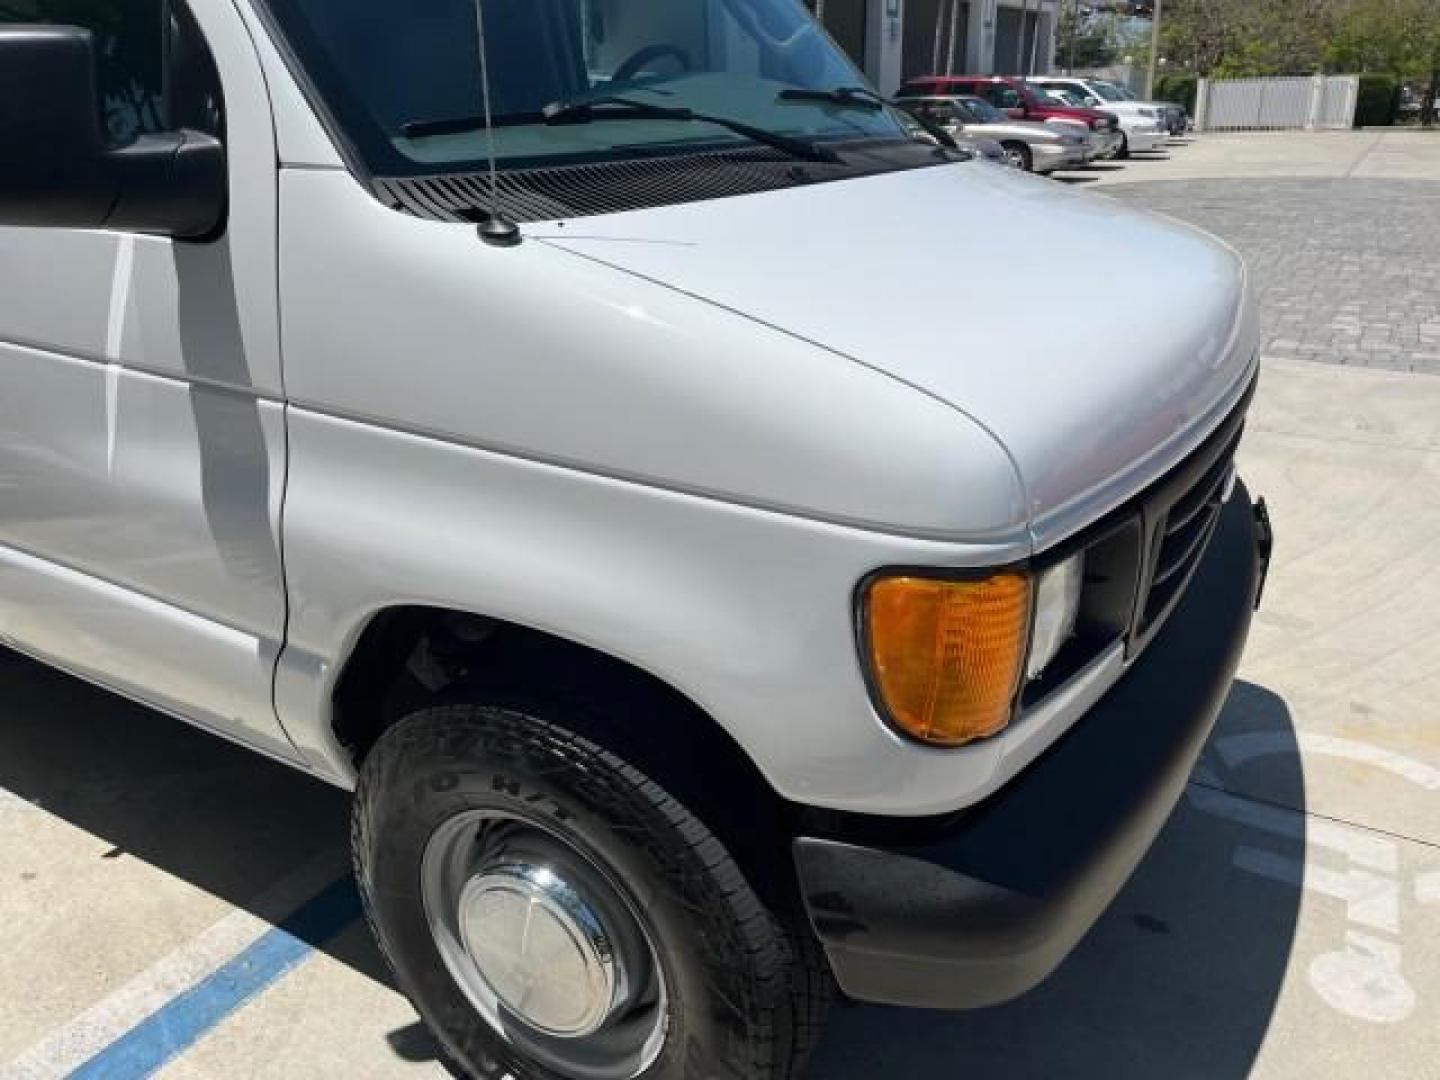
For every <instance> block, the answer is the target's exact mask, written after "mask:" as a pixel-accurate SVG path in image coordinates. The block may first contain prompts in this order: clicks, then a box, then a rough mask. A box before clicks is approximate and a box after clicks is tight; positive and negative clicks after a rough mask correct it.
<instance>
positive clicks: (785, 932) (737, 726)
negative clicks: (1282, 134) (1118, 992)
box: [0, 0, 1268, 1080]
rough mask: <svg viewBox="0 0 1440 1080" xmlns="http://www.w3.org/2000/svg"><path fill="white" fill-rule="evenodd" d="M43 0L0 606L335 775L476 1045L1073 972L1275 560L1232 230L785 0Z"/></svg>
mask: <svg viewBox="0 0 1440 1080" xmlns="http://www.w3.org/2000/svg"><path fill="white" fill-rule="evenodd" d="M16 9H17V5H15V4H12V5H10V6H9V7H8V8H7V9H6V10H5V13H3V14H0V638H3V641H4V642H5V643H6V644H7V645H9V646H10V647H13V648H15V649H19V650H22V651H24V652H26V653H29V654H31V655H33V656H36V657H39V658H41V659H43V660H45V661H48V662H49V663H52V664H54V665H56V666H58V667H61V668H64V669H67V670H69V671H71V672H74V673H76V674H77V675H80V676H82V677H83V678H86V679H89V680H92V681H93V682H95V683H97V684H100V685H102V686H105V687H109V688H110V689H112V690H114V691H116V692H118V693H120V694H123V695H126V696H128V697H131V698H134V699H136V700H138V701H141V702H145V703H147V704H149V705H151V706H154V707H155V708H158V709H161V710H164V711H166V712H169V713H173V714H174V715H176V716H179V717H182V718H184V719H185V720H188V721H190V722H191V723H194V724H197V725H199V726H200V727H202V728H205V729H207V730H209V731H212V732H214V733H216V734H217V735H221V736H224V737H226V738H229V739H233V740H235V741H237V742H239V743H242V744H244V745H246V746H249V747H252V748H254V749H255V750H257V751H259V752H261V753H264V754H268V755H270V756H272V757H274V758H277V759H279V760H281V761H284V762H287V763H289V764H291V765H294V766H295V767H297V768H299V769H303V770H305V771H307V772H309V773H311V774H313V775H314V776H317V777H320V778H322V779H324V780H327V781H329V782H331V783H334V784H338V785H341V786H344V787H347V788H351V787H353V788H354V789H355V792H356V796H355V827H354V855H355V864H356V872H357V877H358V880H359V885H360V889H361V892H362V894H363V896H364V899H365V901H366V907H367V913H368V916H369V919H370V921H371V923H372V925H373V927H374V929H375V931H376V933H377V935H378V937H379V940H380V942H381V944H382V945H383V948H384V952H385V955H386V956H387V957H388V959H389V962H390V963H391V965H392V966H393V968H394V972H395V977H396V980H397V983H398V985H399V986H400V987H401V989H403V990H404V992H405V993H406V994H407V995H409V997H410V999H411V1000H412V1001H413V1002H414V1004H415V1007H416V1009H417V1010H418V1011H419V1013H420V1014H421V1016H423V1017H424V1019H425V1020H426V1022H427V1023H428V1024H429V1025H430V1027H431V1028H432V1029H433V1030H434V1032H435V1034H436V1036H437V1038H438V1039H439V1040H440V1043H441V1044H442V1045H443V1048H444V1054H445V1057H446V1058H447V1059H448V1060H449V1061H450V1062H451V1064H452V1065H453V1067H454V1068H455V1069H456V1070H457V1071H461V1072H464V1073H467V1074H470V1075H475V1076H484V1077H522V1076H523V1077H538V1076H547V1077H549V1076H561V1077H577V1078H578V1077H584V1078H588V1080H621V1078H629V1077H637V1076H644V1077H681V1076H685V1077H691V1076H706V1077H711V1076H733V1077H747V1078H752V1077H760V1078H772V1077H784V1076H791V1075H794V1073H795V1071H796V1070H798V1068H799V1063H800V1061H801V1060H802V1059H803V1057H804V1052H805V1049H806V1047H807V1045H808V1043H809V1041H810V1040H811V1039H812V1038H813V1036H814V1035H815V1033H816V1032H817V1031H818V1029H819V1023H820V1020H821V1018H822V1016H823V1013H824V1008H825V1004H826V1002H827V1000H828V998H829V996H830V995H831V994H832V993H833V992H834V991H835V989H836V988H837V987H838V989H839V991H841V992H843V993H845V994H848V995H850V996H852V997H854V998H858V999H862V1000H867V1001H880V1002H890V1003H898V1004H908V1005H922V1006H935V1007H945V1008H966V1007H974V1006H979V1005H986V1004H990V1003H994V1002H998V1001H1003V1000H1005V999H1008V998H1010V997H1013V996H1015V995H1017V994H1019V993H1021V992H1023V991H1025V990H1026V989H1028V988H1029V987H1031V986H1033V985H1035V984H1036V983H1037V982H1039V981H1040V980H1041V979H1043V978H1044V977H1045V976H1046V975H1047V974H1048V973H1049V972H1050V971H1051V970H1052V969H1054V967H1055V966H1056V965H1057V964H1058V963H1060V961H1061V959H1062V958H1063V957H1064V956H1065V955H1066V954H1067V952H1068V951H1069V950H1070V949H1071V947H1072V946H1073V945H1074V944H1075V943H1076V942H1077V941H1078V940H1079V938H1080V937H1081V935H1083V934H1084V932H1085V930H1086V928H1087V927H1088V926H1089V925H1090V924H1091V923H1092V921H1093V920H1094V919H1095V918H1096V917H1097V915H1098V914H1099V912H1100V911H1101V910H1102V909H1103V908H1104V907H1105V905H1106V904H1107V903H1108V902H1109V900H1110V898H1111V897H1112V896H1113V895H1114V894H1115V892H1116V891H1117V890H1118V889H1119V888H1120V886H1121V884H1122V883H1123V882H1124V880H1125V879H1126V877H1127V876H1128V874H1129V873H1130V871H1131V869H1132V868H1133V867H1134V865H1135V864H1136V862H1137V861H1138V860H1139V859H1140V857H1141V856H1142V855H1143V854H1144V852H1145V850H1146V848H1147V847H1148V845H1149V844H1150V842H1151V840H1152V839H1153V837H1154V836H1155V834H1156V833H1157V831H1158V830H1159V829H1160V827H1161V825H1162V824H1163V822H1164V821H1165V818H1166V816H1167V815H1168V813H1169V812H1170V810H1171V808H1172V806H1173V805H1174V803H1175V801H1176V799H1177V797H1178V795H1179V793H1180V791H1181V789H1182V786H1183V785H1184V783H1185V780H1186V776H1187V773H1188V771H1189V769H1190V766H1191V764H1192V762H1193V761H1194V760H1195V757H1196V755H1197V754H1198V752H1199V750H1200V746H1201V744H1202V743H1203V742H1204V740H1205V737H1206V734H1207V732H1208V731H1209V729H1210V726H1211V724H1212V722H1213V719H1214V717H1215V715H1216V712H1217V710H1218V709H1219V708H1220V705H1221V702H1222V701H1223V700H1224V698H1225V695H1226V692H1227V689H1228V687H1229V685H1230V681H1231V677H1232V672H1233V671H1234V668H1235V664H1236V661H1237V658H1238V656H1239V653H1240V650H1241V647H1242V644H1243V642H1244V640H1245V637H1246V633H1247V630H1248V627H1249V624H1250V618H1251V609H1252V607H1253V605H1254V603H1255V601H1256V598H1257V595H1258V589H1259V587H1260V583H1261V580H1262V578H1263V572H1264V565H1265V552H1266V550H1267V539H1266V537H1267V535H1268V534H1267V533H1266V532H1265V530H1264V528H1263V524H1261V523H1260V519H1258V518H1257V516H1256V512H1255V509H1254V508H1253V507H1252V504H1251V499H1250V496H1249V495H1248V494H1247V492H1246V490H1245V488H1244V486H1243V485H1241V484H1239V483H1238V482H1237V480H1236V478H1235V472H1234V465H1233V459H1234V454H1235V447H1236V443H1237V441H1238V439H1239V437H1240V431H1241V427H1242V425H1243V422H1244V417H1245V411H1246V406H1247V403H1248V401H1249V397H1250V393H1251V387H1252V385H1253V382H1254V378H1255V373H1256V323H1255V309H1254V305H1253V302H1252V300H1251V297H1250V293H1249V290H1248V288H1247V284H1246V275H1245V271H1244V269H1243V267H1242V265H1241V263H1240V260H1239V259H1238V258H1237V257H1236V255H1235V253H1234V252H1232V251H1231V250H1229V249H1228V248H1225V247H1223V246H1221V245H1220V244H1218V243H1217V242H1215V241H1213V240H1211V239H1209V238H1207V237H1206V236H1204V235H1202V234H1200V233H1198V232H1195V231H1193V230H1191V229H1188V228H1186V227H1184V226H1181V225H1178V224H1174V223H1171V222H1167V221H1164V220H1160V219H1157V218H1151V217H1147V216H1143V215H1138V214H1136V213H1133V212H1130V211H1127V210H1125V209H1124V208H1122V207H1121V206H1120V205H1119V204H1117V203H1113V202H1110V201H1108V200H1104V199H1096V198H1093V197H1090V196H1086V195H1083V194H1081V193H1078V192H1070V191H1065V190H1060V189H1057V188H1055V187H1054V186H1052V185H1049V184H1047V183H1044V182H1041V181H1038V180H1036V179H1035V178H1033V177H1027V176H1021V175H1018V174H1015V173H1014V172H1012V171H1010V170H1001V169H995V168H990V167H988V166H985V165H983V164H980V163H976V162H973V161H971V160H969V159H968V157H969V156H968V155H958V154H956V153H955V152H954V151H950V150H946V149H943V148H940V147H936V146H927V145H922V144H921V143H918V142H916V141H915V140H913V139H912V138H910V137H909V136H908V135H907V132H906V129H905V128H904V127H903V126H902V125H901V124H900V122H899V121H898V120H897V118H896V117H895V115H894V114H893V113H892V112H891V111H890V109H889V107H888V106H886V105H884V104H883V103H880V102H879V101H877V100H876V99H875V97H874V95H873V93H871V92H870V91H869V90H867V89H865V88H864V87H863V85H862V83H861V80H860V77H859V75H858V74H857V73H856V72H855V70H854V68H853V67H852V66H851V65H850V63H849V62H848V61H847V60H846V59H845V58H844V57H843V56H842V55H841V54H840V53H839V52H838V51H837V50H836V49H835V47H834V46H833V45H832V44H831V42H830V40H829V38H828V37H827V36H826V35H825V34H824V33H823V32H821V31H820V30H819V29H818V28H817V27H816V26H815V25H814V24H813V23H812V22H811V21H810V17H809V15H808V14H807V13H806V11H805V10H804V8H803V7H802V6H801V5H800V3H799V2H798V0H671V2H669V3H665V4H656V3H653V2H651V0H586V2H585V3H583V4H582V3H580V2H579V0H544V2H539V0H537V2H527V3H512V2H509V0H505V2H501V0H481V2H480V4H479V6H478V9H477V6H476V4H475V3H474V2H473V0H431V2H427V3H425V4H423V5H407V4H393V3H381V2H379V0H355V2H352V3H348V4H335V3H331V2H329V0H188V3H186V2H181V0H134V2H132V3H129V4H126V5H123V6H118V7H106V6H104V5H87V6H83V7H82V6H80V5H75V4H73V3H64V4H61V3H58V2H57V3H55V4H54V5H53V6H52V5H51V3H50V2H49V0H29V2H27V3H24V4H22V5H19V10H20V11H21V12H22V13H23V15H24V17H27V18H30V19H35V18H42V17H45V16H47V15H49V16H51V17H52V25H44V26H37V25H29V24H21V23H16V22H15V19H16V18H17V16H15V15H14V14H13V12H15V11H16ZM91 11H93V12H94V15H93V21H92V22H89V23H88V24H87V25H84V26H81V27H75V26H69V25H60V24H58V23H57V22H56V20H60V19H64V18H70V19H76V18H80V19H88V18H92V16H90V15H88V14H86V13H89V12H91ZM477 15H478V16H479V18H478V19H477ZM97 102H101V103H103V104H102V107H101V108H100V109H99V110H97ZM937 210H943V212H937ZM1101 248H1103V249H1104V250H1105V252H1106V254H1107V259H1108V262H1107V265H1108V267H1109V269H1108V271H1107V273H1106V274H1105V276H1104V280H1103V282H1097V283H1095V284H1093V285H1092V286H1073V285H1072V287H1070V288H1067V289H1063V290H1050V291H1045V292H1043V295H1042V294H1040V293H1037V290H1036V289H1035V283H1036V282H1037V281H1040V280H1048V279H1049V278H1050V277H1051V273H1050V271H1051V269H1052V268H1053V267H1054V266H1055V265H1056V263H1057V262H1060V263H1063V262H1065V261H1067V260H1070V261H1073V262H1075V263H1076V264H1080V263H1083V262H1089V261H1092V260H1093V256H1094V253H1095V251H1096V250H1098V249H1101ZM957 260H963V261H964V262H965V263H966V264H967V265H971V266H978V267H984V272H983V273H977V274H970V275H968V276H967V277H966V284H965V287H964V288H960V289H957V288H956V287H955V280H956V275H955V272H954V271H955V266H956V262H957ZM897 271H900V272H903V274H904V278H905V283H906V287H905V288H904V289H877V287H876V285H877V282H880V281H883V280H885V279H887V278H889V277H891V276H893V275H894V274H896V273H897ZM1182 292H1183V293H1184V295H1185V296H1186V297H1187V302H1186V303H1185V304H1183V305H1178V306H1177V305H1176V304H1175V303H1174V302H1173V301H1174V297H1175V296H1176V295H1177V294H1179V293H1182ZM1117 295H1123V296H1124V297H1125V300H1126V302H1125V303H1124V304H1116V303H1115V300H1114V298H1115V297H1116V296H1117ZM1137 320H1138V321H1137ZM956 327H962V328H963V333H957V332H956ZM1017 328H1022V329H1023V332H1017ZM177 812H179V813H183V812H184V808H183V807H177ZM295 827H296V828H297V829H298V828H304V827H305V822H303V821H296V822H295ZM327 1007H329V1006H328V1003H326V1002H323V1001H319V1002H315V1003H314V1008H315V1009H325V1008H327Z"/></svg>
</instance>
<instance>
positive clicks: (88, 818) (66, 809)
mask: <svg viewBox="0 0 1440 1080" xmlns="http://www.w3.org/2000/svg"><path fill="white" fill-rule="evenodd" d="M0 685H3V687H4V693H3V696H0V788H4V789H5V790H8V791H9V792H11V793H12V794H13V795H15V796H18V797H19V798H22V799H25V800H27V801H28V802H31V803H33V804H35V805H36V806H39V807H41V808H43V809H44V810H45V811H46V812H47V813H49V814H52V815H54V816H56V817H59V818H62V819H64V820H65V821H67V822H69V823H70V824H72V825H74V826H75V827H77V828H79V829H83V830H84V831H85V832H88V833H90V834H91V835H93V836H95V837H98V838H99V839H101V840H103V841H104V842H105V843H106V844H108V845H110V850H109V851H106V852H105V853H104V854H103V855H102V856H100V857H102V858H113V859H119V858H132V859H139V860H141V861H143V862H145V863H147V864H149V865H151V866H154V867H156V868H158V869H160V870H162V871H164V872H165V873H167V874H171V875H173V876H175V877H177V878H180V879H182V880H184V881H186V882H189V883H190V884H191V885H194V886H195V887H196V888H198V889H203V890H204V891H205V892H207V893H210V894H212V895H214V896H217V897H219V898H221V899H223V900H225V901H226V902H227V903H229V904H231V905H233V906H235V907H239V908H244V909H246V910H252V909H255V908H256V907H257V905H256V903H255V901H256V900H257V899H259V898H261V897H263V895H264V894H265V893H266V891H267V890H268V889H270V888H271V887H272V886H274V885H275V883H276V882H278V881H279V880H280V879H282V878H284V877H285V876H286V875H287V874H290V873H291V872H292V871H294V870H295V869H296V868H297V867H300V866H302V865H304V864H305V863H307V862H309V861H311V860H313V859H315V858H317V857H325V856H330V857H332V859H331V861H333V863H334V864H335V866H336V873H337V875H343V874H344V873H345V867H346V866H347V865H348V863H346V862H345V860H344V854H343V853H344V851H345V849H346V844H347V842H348V841H347V836H348V830H349V803H350V799H349V795H348V794H347V793H345V792H342V791H339V790H337V789H335V788H332V787H330V786H329V785H327V784H323V783H321V782H319V781H317V780H312V779H310V778H309V777H306V776H304V775H302V774H301V773H299V772H296V771H295V770H293V769H291V768H288V767H286V766H284V765H281V764H278V763H276V762H272V761H270V760H269V759H267V758H264V757H262V756H260V755H259V754H255V753H252V752H250V751H248V750H245V749H243V748H241V747H238V746H235V745H233V744H231V743H228V742H226V741H225V740H223V739H219V738H215V737H213V736H211V735H208V734H206V733H205V732H202V731H199V730H196V729H195V728H192V727H190V726H188V725H186V724H184V723H182V722H180V721H178V720H175V719H172V718H170V717H167V716H163V715H161V714H159V713H155V712H152V711H151V710H149V709H146V708H144V707H142V706H139V705H135V704H132V703H131V702H129V701H126V700H124V699H122V698H118V697H115V696H113V695H111V694H108V693H106V692H105V691H103V690H100V689H97V688H95V687H92V686H90V685H89V684H87V683H84V682H82V681H80V680H78V679H74V678H71V677H69V676H67V675H64V674H62V673H60V672H58V671H55V670H53V669H50V668H47V667H45V666H43V665H41V664H37V663H35V662H33V661H30V660H28V659H26V658H24V657H21V656H19V655H17V654H15V653H12V652H9V651H7V650H4V649H0ZM256 913H257V914H262V915H271V916H272V917H273V915H274V914H275V913H273V912H268V911H261V910H257V911H256ZM348 936H349V937H352V938H353V937H355V936H356V935H348ZM309 944H311V945H314V946H315V947H316V948H320V949H323V950H325V951H327V952H329V953H330V955H332V956H334V957H335V958H336V959H338V960H341V961H343V962H344V963H346V964H348V965H350V966H351V967H353V968H355V969H356V970H358V971H361V972H363V973H364V974H366V975H367V976H369V977H371V978H373V979H376V980H379V981H388V973H387V972H386V971H385V968H384V963H383V961H382V960H381V958H380V956H379V954H378V952H375V951H373V950H371V949H370V948H368V946H367V947H366V948H364V949H363V951H355V952H353V953H346V952H344V951H342V950H340V947H339V946H336V945H332V943H331V942H330V941H311V942H309ZM156 959H157V960H158V959H159V957H156ZM37 974H38V973H37Z"/></svg>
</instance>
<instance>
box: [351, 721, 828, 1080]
mask: <svg viewBox="0 0 1440 1080" xmlns="http://www.w3.org/2000/svg"><path fill="white" fill-rule="evenodd" d="M553 711H554V710H546V709H534V708H524V709H515V708H507V707H501V706H492V705H485V704H478V703H477V704H467V705H457V706H445V707H440V708H434V709H427V710H423V711H421V712H419V713H416V714H414V715H412V716H410V717H407V718H406V719H405V720H403V721H401V722H400V723H399V724H398V725H396V726H395V727H394V728H392V729H391V730H390V731H388V732H386V734H385V735H384V736H383V737H382V738H381V739H380V741H379V743H378V744H377V745H376V746H375V748H374V750H372V751H371V753H370V755H369V757H368V758H367V759H366V762H365V765H364V768H363V769H362V771H361V775H360V782H359V786H358V790H357V793H356V802H355V817H354V829H353V844H354V856H355V865H356V875H357V877H358V879H359V882H360V888H361V893H362V896H363V897H364V899H365V905H366V914H367V916H368V918H369V920H370V923H371V926H372V928H373V930H374V931H375V934H376V936H377V937H378V938H379V940H380V942H381V945H382V947H383V949H384V952H385V954H386V957H387V959H388V960H389V962H390V964H391V967H392V968H393V970H394V972H395V976H396V979H397V981H398V983H399V985H400V987H401V989H402V990H404V992H405V993H406V995H407V996H408V997H409V998H410V1000H411V1002H412V1003H413V1004H414V1006H415V1008H416V1009H417V1010H418V1011H419V1013H420V1014H421V1016H422V1017H423V1018H424V1019H425V1021H426V1022H427V1023H428V1025H429V1026H430V1028H431V1029H432V1030H433V1031H434V1032H435V1034H436V1035H437V1036H438V1038H439V1039H440V1041H441V1042H442V1044H443V1046H444V1049H445V1052H446V1055H447V1056H448V1057H449V1058H450V1060H451V1065H452V1068H454V1069H455V1070H456V1071H457V1072H460V1073H462V1074H464V1075H467V1076H473V1077H483V1078H487V1080H488V1078H495V1080H498V1078H501V1077H506V1076H515V1077H527V1078H528V1077H537V1078H541V1077H543V1078H551V1077H565V1078H577V1080H630V1078H634V1077H646V1078H670V1077H674V1078H677V1080H678V1078H681V1077H685V1078H689V1077H696V1078H710V1077H714V1078H734V1080H740V1078H752V1077H754V1078H766V1080H784V1078H788V1077H791V1076H793V1075H795V1073H796V1072H798V1069H799V1066H800V1064H801V1062H802V1060H803V1057H804V1054H805V1051H806V1050H807V1049H808V1042H809V1041H810V1038H811V1037H812V1036H813V1035H814V1034H815V1032H816V1031H817V1030H818V1020H819V1015H820V1011H821V1010H823V1007H824V1001H825V998H826V996H827V994H828V986H829V982H828V971H825V970H824V969H823V960H821V959H820V958H819V956H818V950H816V949H815V948H814V947H813V945H812V944H811V943H810V942H808V941H806V940H804V939H803V938H802V937H801V935H802V934H807V933H809V931H808V929H796V928H792V927H791V926H788V925H787V924H786V922H785V921H784V920H782V919H780V918H777V916H776V915H775V914H774V913H772V912H771V911H770V910H769V909H767V908H766V906H765V905H764V904H763V903H762V902H761V901H760V899H759V898H758V897H757V895H756V894H755V892H754V891H753V890H752V889H751V887H750V885H749V884H748V882H747V880H746V878H745V876H744V875H743V874H742V872H741V870H740V868H739V867H738V866H737V864H736V863H735V862H734V861H733V860H732V859H731V857H730V855H729V854H728V853H727V851H726V849H725V848H724V847H723V846H722V845H721V843H720V841H719V840H718V839H717V838H716V837H715V836H714V835H713V834H712V833H711V832H710V831H709V830H708V829H707V828H706V826H705V825H704V824H702V823H701V822H700V821H699V820H698V819H697V818H695V817H694V816H693V815H692V814H691V813H690V812H689V811H688V810H687V809H686V808H685V807H684V806H682V805H681V804H680V803H679V802H678V801H676V800H675V799H674V798H673V797H671V796H670V795H669V794H667V792H666V791H665V790H664V789H663V788H661V787H660V786H659V785H658V784H656V783H655V782H654V781H652V780H651V779H649V778H648V777H646V776H645V775H643V774H642V773H640V772H639V771H638V770H637V769H635V768H634V767H633V766H631V765H629V764H628V763H627V762H625V761H624V760H622V759H621V758H619V757H618V756H616V755H614V754H612V753H611V752H609V751H608V750H605V749H604V748H602V747H600V746H597V745H595V744H594V743H592V742H589V741H588V740H586V739H584V738H581V737H580V736H578V735H575V734H573V733H572V732H571V731H569V730H567V729H566V728H564V727H561V726H560V725H559V724H558V723H556V722H554V721H553V720H552V719H551V717H550V715H542V714H546V713H551V712H553Z"/></svg>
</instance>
